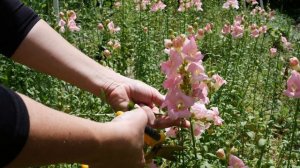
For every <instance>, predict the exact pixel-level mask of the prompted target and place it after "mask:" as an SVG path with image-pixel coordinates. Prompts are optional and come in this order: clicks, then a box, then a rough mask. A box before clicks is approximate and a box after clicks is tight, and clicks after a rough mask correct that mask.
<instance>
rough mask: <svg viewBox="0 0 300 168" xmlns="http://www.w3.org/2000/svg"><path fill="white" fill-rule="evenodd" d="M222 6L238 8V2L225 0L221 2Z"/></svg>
mask: <svg viewBox="0 0 300 168" xmlns="http://www.w3.org/2000/svg"><path fill="white" fill-rule="evenodd" d="M223 8H225V9H229V8H234V9H239V2H238V1H237V0H227V2H225V3H224V4H223Z"/></svg>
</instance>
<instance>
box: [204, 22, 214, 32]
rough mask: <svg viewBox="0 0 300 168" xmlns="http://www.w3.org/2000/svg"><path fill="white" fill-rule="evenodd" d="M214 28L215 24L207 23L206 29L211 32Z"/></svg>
mask: <svg viewBox="0 0 300 168" xmlns="http://www.w3.org/2000/svg"><path fill="white" fill-rule="evenodd" d="M212 28H213V24H212V23H207V24H206V26H205V28H204V30H205V31H206V32H208V33H211V30H212Z"/></svg>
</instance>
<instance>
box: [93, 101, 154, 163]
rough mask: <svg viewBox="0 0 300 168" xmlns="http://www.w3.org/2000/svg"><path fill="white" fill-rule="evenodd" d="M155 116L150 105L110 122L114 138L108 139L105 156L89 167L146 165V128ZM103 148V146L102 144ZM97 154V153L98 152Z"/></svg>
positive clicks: (126, 113)
mask: <svg viewBox="0 0 300 168" xmlns="http://www.w3.org/2000/svg"><path fill="white" fill-rule="evenodd" d="M154 120H155V116H154V114H153V112H152V110H151V109H150V108H149V107H146V106H144V107H141V108H137V109H135V110H132V111H129V112H125V113H124V114H123V115H121V116H118V117H116V118H115V119H114V120H113V121H112V122H110V123H108V124H109V126H110V131H112V134H114V135H113V138H112V139H108V141H107V144H105V145H107V148H105V149H107V150H106V151H105V152H106V153H105V155H104V157H102V158H96V160H94V161H93V162H92V163H87V164H89V167H91V168H93V167H96V168H98V167H117V168H120V167H129V168H135V167H144V164H145V159H144V153H143V146H144V130H145V127H146V125H147V123H148V124H153V123H154ZM100 148H102V149H103V146H100ZM96 156H97V154H96Z"/></svg>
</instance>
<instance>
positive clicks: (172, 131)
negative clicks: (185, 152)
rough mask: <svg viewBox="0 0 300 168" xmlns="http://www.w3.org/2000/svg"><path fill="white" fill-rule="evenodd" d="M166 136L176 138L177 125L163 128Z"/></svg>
mask: <svg viewBox="0 0 300 168" xmlns="http://www.w3.org/2000/svg"><path fill="white" fill-rule="evenodd" d="M165 131H166V136H167V137H170V138H176V137H177V134H178V128H177V127H169V128H166V129H165Z"/></svg>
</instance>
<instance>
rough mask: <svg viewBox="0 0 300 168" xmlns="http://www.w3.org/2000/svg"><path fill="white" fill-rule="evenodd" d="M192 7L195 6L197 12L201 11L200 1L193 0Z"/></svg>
mask: <svg viewBox="0 0 300 168" xmlns="http://www.w3.org/2000/svg"><path fill="white" fill-rule="evenodd" d="M194 5H195V6H196V9H197V10H198V11H203V9H202V2H201V0H194Z"/></svg>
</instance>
